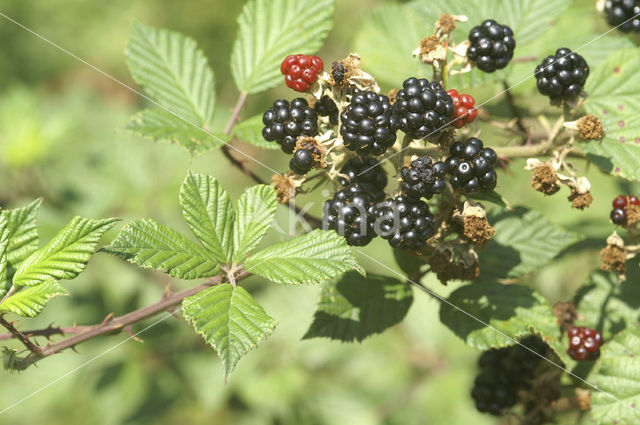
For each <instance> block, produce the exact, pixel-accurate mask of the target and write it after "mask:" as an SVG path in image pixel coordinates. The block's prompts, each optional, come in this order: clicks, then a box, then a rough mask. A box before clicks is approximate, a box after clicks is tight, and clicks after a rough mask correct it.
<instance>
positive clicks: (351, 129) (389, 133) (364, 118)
mask: <svg viewBox="0 0 640 425" xmlns="http://www.w3.org/2000/svg"><path fill="white" fill-rule="evenodd" d="M340 121H341V125H340V134H341V135H342V139H343V140H344V146H345V147H346V148H347V149H349V150H352V151H355V152H356V153H357V154H358V155H368V154H372V155H382V154H383V153H385V152H386V150H387V149H388V148H390V147H391V146H393V144H394V143H395V141H396V130H397V118H396V117H395V116H393V115H392V113H391V104H390V103H389V98H388V97H387V96H385V95H382V94H377V93H375V92H373V91H365V92H362V91H360V90H355V91H354V93H353V96H352V97H351V102H350V103H349V105H348V106H347V107H346V109H345V110H344V111H343V112H342V114H341V115H340Z"/></svg>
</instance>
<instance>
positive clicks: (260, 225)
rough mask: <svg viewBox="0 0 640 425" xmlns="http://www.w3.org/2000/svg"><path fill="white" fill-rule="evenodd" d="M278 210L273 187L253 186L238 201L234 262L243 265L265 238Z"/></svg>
mask: <svg viewBox="0 0 640 425" xmlns="http://www.w3.org/2000/svg"><path fill="white" fill-rule="evenodd" d="M277 208H278V201H277V199H276V192H275V190H273V188H272V187H271V186H267V185H258V186H252V187H250V188H249V189H247V191H246V192H245V193H243V194H242V197H240V200H239V201H238V213H237V217H236V220H235V222H234V224H233V246H234V249H235V253H234V255H233V261H234V262H235V263H241V262H242V261H244V259H245V258H246V257H247V256H248V255H249V254H250V253H251V251H253V250H254V249H255V247H256V246H258V244H259V243H260V241H261V240H262V238H263V237H264V235H265V233H267V230H269V227H271V225H272V224H273V218H274V216H275V214H276V209H277Z"/></svg>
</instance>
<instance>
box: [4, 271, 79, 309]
mask: <svg viewBox="0 0 640 425" xmlns="http://www.w3.org/2000/svg"><path fill="white" fill-rule="evenodd" d="M58 295H69V293H68V292H67V290H66V289H64V288H63V287H62V286H61V285H60V284H59V283H58V282H56V281H55V280H47V281H45V282H43V283H42V284H40V285H37V286H29V287H27V288H24V289H22V290H20V291H18V292H16V293H15V294H13V295H11V296H10V297H9V298H7V299H6V300H5V301H4V302H3V303H2V304H0V311H10V312H12V313H15V314H17V315H18V316H22V317H36V316H37V315H38V314H40V312H41V311H42V309H43V308H44V306H45V305H46V304H47V303H48V302H49V301H50V300H51V299H52V298H54V297H57V296H58Z"/></svg>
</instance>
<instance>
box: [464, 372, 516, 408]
mask: <svg viewBox="0 0 640 425" xmlns="http://www.w3.org/2000/svg"><path fill="white" fill-rule="evenodd" d="M516 394H517V389H516V388H514V386H513V385H512V383H511V382H510V381H509V377H508V376H507V375H506V374H504V373H501V372H500V370H499V369H489V370H486V371H484V372H482V373H480V374H479V375H478V376H477V377H476V380H475V382H474V384H473V389H472V390H471V397H473V400H474V401H475V402H476V409H478V411H479V412H483V413H490V414H492V415H495V416H499V415H500V414H501V413H502V410H504V409H506V408H509V407H513V406H515V404H516V403H517V402H518V398H517V395H516Z"/></svg>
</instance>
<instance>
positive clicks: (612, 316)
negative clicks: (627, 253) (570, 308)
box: [573, 266, 640, 340]
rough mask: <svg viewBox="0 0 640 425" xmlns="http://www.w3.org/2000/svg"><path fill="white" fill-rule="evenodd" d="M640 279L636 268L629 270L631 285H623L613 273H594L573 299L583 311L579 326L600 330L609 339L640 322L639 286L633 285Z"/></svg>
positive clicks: (577, 322)
mask: <svg viewBox="0 0 640 425" xmlns="http://www.w3.org/2000/svg"><path fill="white" fill-rule="evenodd" d="M632 270H633V271H632ZM638 277H639V275H638V272H637V266H633V267H630V268H629V276H628V278H629V282H628V283H623V284H620V283H619V281H618V278H617V276H616V275H615V274H614V273H609V272H603V271H597V272H595V273H594V274H593V275H592V276H591V277H590V278H589V280H588V281H587V283H586V284H585V285H584V286H582V287H581V288H580V289H579V290H578V292H577V293H576V295H575V297H574V300H573V302H574V304H575V306H576V308H577V310H578V311H579V312H580V319H579V320H577V321H576V325H578V326H587V327H589V328H591V329H598V330H599V331H601V332H602V336H603V337H604V339H605V340H607V339H609V338H611V337H612V336H613V335H614V334H615V333H617V332H620V331H621V330H623V329H624V328H626V327H628V326H630V325H632V324H634V323H638V322H640V287H638V285H634V284H633V282H637V281H638V280H637V279H638ZM629 283H631V284H629Z"/></svg>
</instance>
